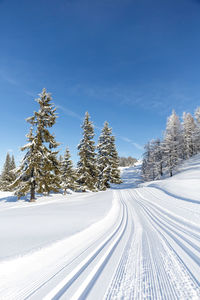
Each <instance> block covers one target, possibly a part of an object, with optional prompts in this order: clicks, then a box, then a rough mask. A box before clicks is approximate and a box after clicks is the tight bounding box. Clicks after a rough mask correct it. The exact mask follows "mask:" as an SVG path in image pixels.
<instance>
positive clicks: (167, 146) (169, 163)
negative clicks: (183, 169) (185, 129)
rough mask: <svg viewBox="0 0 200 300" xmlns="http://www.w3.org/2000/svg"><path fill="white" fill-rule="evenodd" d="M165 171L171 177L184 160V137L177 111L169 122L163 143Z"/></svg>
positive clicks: (173, 112)
mask: <svg viewBox="0 0 200 300" xmlns="http://www.w3.org/2000/svg"><path fill="white" fill-rule="evenodd" d="M163 149H164V161H165V170H166V171H167V172H169V174H170V176H172V175H173V171H174V170H175V169H176V167H177V165H178V163H179V161H180V160H181V159H182V158H183V137H182V129H181V123H180V120H179V117H178V116H177V115H176V113H175V111H174V110H173V111H172V114H171V116H170V117H169V118H168V120H167V126H166V131H165V137H164V141H163Z"/></svg>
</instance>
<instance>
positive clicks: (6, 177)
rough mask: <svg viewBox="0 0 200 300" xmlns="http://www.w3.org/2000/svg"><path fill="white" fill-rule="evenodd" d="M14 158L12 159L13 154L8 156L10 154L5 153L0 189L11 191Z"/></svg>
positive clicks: (13, 177)
mask: <svg viewBox="0 0 200 300" xmlns="http://www.w3.org/2000/svg"><path fill="white" fill-rule="evenodd" d="M15 167H16V166H15V159H14V155H12V157H10V154H9V153H7V155H6V160H5V163H4V166H3V171H2V174H1V179H0V186H1V189H2V190H4V191H11V190H12V188H11V186H10V185H11V184H12V183H13V182H14V180H15V179H16V176H15V172H14V169H15Z"/></svg>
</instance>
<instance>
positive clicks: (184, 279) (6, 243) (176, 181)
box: [0, 156, 200, 300]
mask: <svg viewBox="0 0 200 300" xmlns="http://www.w3.org/2000/svg"><path fill="white" fill-rule="evenodd" d="M122 174H123V178H124V183H123V184H122V185H121V186H120V188H119V187H116V186H113V188H112V189H111V190H109V191H106V192H101V193H87V194H78V195H77V194H73V195H70V196H66V197H64V196H62V195H54V196H51V197H48V198H47V197H43V198H42V199H39V200H38V201H37V202H36V203H31V204H30V203H27V202H25V201H20V202H15V198H13V197H12V195H11V194H9V193H1V194H0V197H1V199H2V201H0V240H1V248H0V299H15V300H17V299H46V300H47V299H91V300H94V299H95V300H96V299H141V300H142V299H168V300H173V299H177V300H180V299H184V300H185V299H200V184H199V178H200V156H196V157H194V158H192V159H191V160H189V161H188V162H186V163H185V164H184V165H183V166H182V167H181V168H180V170H179V172H178V173H177V175H175V176H174V177H173V178H170V179H165V180H163V181H157V182H150V183H148V184H146V183H145V184H144V183H141V182H142V181H141V179H140V174H139V166H137V167H136V168H123V170H122ZM138 184H140V187H139V188H137V185H138Z"/></svg>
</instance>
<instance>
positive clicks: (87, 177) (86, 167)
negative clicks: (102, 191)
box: [77, 112, 97, 191]
mask: <svg viewBox="0 0 200 300" xmlns="http://www.w3.org/2000/svg"><path fill="white" fill-rule="evenodd" d="M82 129H83V139H82V140H81V142H80V144H79V145H78V150H79V153H78V154H79V157H80V160H79V162H78V169H77V182H78V184H79V185H80V188H81V189H82V191H86V190H90V191H96V184H97V168H96V154H95V145H94V141H93V138H94V126H93V124H92V122H91V121H90V115H89V113H88V112H86V114H85V119H84V122H83V125H82Z"/></svg>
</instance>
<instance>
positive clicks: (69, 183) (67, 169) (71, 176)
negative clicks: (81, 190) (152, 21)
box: [61, 148, 78, 194]
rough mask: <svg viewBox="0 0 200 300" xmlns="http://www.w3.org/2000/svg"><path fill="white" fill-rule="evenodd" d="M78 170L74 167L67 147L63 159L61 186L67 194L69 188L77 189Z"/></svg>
mask: <svg viewBox="0 0 200 300" xmlns="http://www.w3.org/2000/svg"><path fill="white" fill-rule="evenodd" d="M76 179H77V178H76V172H75V170H74V169H73V164H72V161H71V159H70V153H69V149H68V148H66V151H65V154H64V156H63V160H62V162H61V187H62V189H63V191H64V194H66V191H67V189H71V190H74V191H75V190H77V189H78V184H77V182H76Z"/></svg>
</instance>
